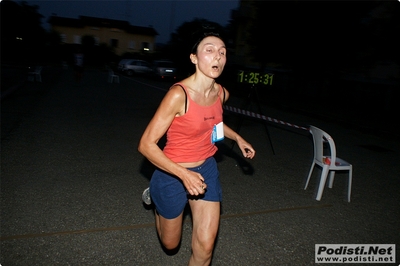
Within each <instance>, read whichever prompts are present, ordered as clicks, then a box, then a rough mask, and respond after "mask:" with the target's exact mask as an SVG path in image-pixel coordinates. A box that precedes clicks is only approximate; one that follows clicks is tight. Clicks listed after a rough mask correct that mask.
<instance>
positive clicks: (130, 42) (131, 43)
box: [128, 41, 135, 49]
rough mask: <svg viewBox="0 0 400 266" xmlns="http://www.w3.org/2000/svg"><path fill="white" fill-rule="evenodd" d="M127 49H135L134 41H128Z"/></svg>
mask: <svg viewBox="0 0 400 266" xmlns="http://www.w3.org/2000/svg"><path fill="white" fill-rule="evenodd" d="M128 48H129V49H135V41H129V44H128Z"/></svg>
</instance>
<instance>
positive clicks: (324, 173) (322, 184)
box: [316, 165, 329, 200]
mask: <svg viewBox="0 0 400 266" xmlns="http://www.w3.org/2000/svg"><path fill="white" fill-rule="evenodd" d="M328 172H329V165H324V167H322V173H321V179H320V181H319V187H318V192H317V197H316V200H321V198H322V193H323V192H324V188H325V183H326V179H327V177H328Z"/></svg>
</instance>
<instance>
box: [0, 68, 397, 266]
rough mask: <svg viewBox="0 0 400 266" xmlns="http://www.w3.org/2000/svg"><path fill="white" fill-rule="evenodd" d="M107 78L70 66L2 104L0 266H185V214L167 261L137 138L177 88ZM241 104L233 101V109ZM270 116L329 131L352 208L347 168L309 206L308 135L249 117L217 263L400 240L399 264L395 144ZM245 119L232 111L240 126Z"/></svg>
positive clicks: (272, 261) (268, 261)
mask: <svg viewBox="0 0 400 266" xmlns="http://www.w3.org/2000/svg"><path fill="white" fill-rule="evenodd" d="M107 74H108V72H107V71H105V70H98V69H87V70H86V71H85V73H84V77H83V80H82V81H81V82H80V83H77V82H76V81H75V79H74V76H73V72H72V70H71V69H66V70H63V69H61V68H50V67H47V68H44V69H43V72H42V79H43V82H42V83H26V84H25V85H24V86H23V87H21V88H20V89H18V90H16V91H15V92H14V93H13V94H12V95H9V96H8V97H7V98H5V99H3V100H2V102H1V239H0V240H1V242H0V243H1V255H0V264H1V265H2V266H9V265H12V266H14V265H23V266H26V265H45V266H48V265H152V266H153V265H163V266H166V265H187V261H188V258H189V256H190V237H191V224H190V213H189V212H188V213H187V215H186V216H185V223H184V227H183V236H182V243H181V246H180V250H179V252H178V253H177V254H175V255H170V254H166V253H165V252H164V251H163V249H162V247H161V246H160V243H159V241H158V239H157V235H156V232H155V228H154V215H153V212H152V210H151V208H146V207H145V206H144V205H143V204H142V202H141V193H142V191H143V189H144V188H146V187H147V186H148V183H149V178H150V175H151V173H152V170H153V167H152V166H151V164H149V163H148V162H147V161H146V160H145V159H144V158H143V157H142V156H141V155H140V154H139V153H138V151H137V144H138V141H139V138H140V136H141V134H142V132H143V130H144V128H145V126H146V125H147V123H148V122H149V120H150V118H151V117H152V115H153V113H154V112H155V110H156V108H157V106H158V103H159V101H160V100H161V99H162V97H163V95H164V93H165V90H166V89H167V88H168V87H169V85H170V82H161V81H154V80H148V79H144V78H127V77H123V76H121V77H120V79H121V82H120V84H109V83H107ZM242 102H243V99H240V98H235V97H232V99H230V101H229V102H228V105H231V106H240V104H241V103H242ZM262 111H263V113H264V114H266V115H268V116H270V117H273V118H276V119H279V120H282V121H286V122H288V123H292V124H295V125H301V126H308V125H315V126H318V127H320V128H322V129H324V130H326V131H327V132H328V133H329V134H331V135H332V137H333V138H334V139H335V141H336V145H337V152H338V156H339V157H342V158H343V159H346V160H347V161H349V162H351V163H352V164H353V167H354V173H353V190H352V197H351V202H350V203H348V202H347V200H346V197H347V195H346V189H347V185H346V184H347V175H346V174H345V173H337V174H336V178H335V183H334V187H333V188H332V189H329V188H326V189H325V191H324V194H323V197H322V200H321V201H316V200H315V199H314V198H315V194H316V188H317V184H318V182H317V180H318V178H317V174H315V175H313V177H312V179H311V182H310V184H309V187H308V189H307V190H304V189H303V187H304V184H305V179H306V177H307V174H308V171H309V167H310V165H311V161H312V155H313V154H312V148H313V147H312V145H313V144H312V140H311V137H310V134H309V133H308V131H307V130H304V129H296V128H293V127H290V126H285V125H280V124H274V123H269V124H268V126H267V127H265V124H263V123H260V121H257V120H254V119H247V118H246V119H243V120H242V122H243V124H242V126H241V127H240V133H241V134H242V135H243V137H244V138H246V139H247V140H248V141H249V142H251V143H252V144H253V146H254V147H255V149H256V150H257V155H256V158H255V159H254V160H252V161H249V160H244V159H243V158H242V157H241V156H240V154H239V153H238V149H237V147H236V146H234V147H233V149H231V142H230V141H229V140H224V142H222V143H220V144H219V152H218V154H217V159H218V162H219V168H220V172H221V177H220V178H221V183H222V186H223V203H222V219H221V226H220V231H219V235H218V237H217V243H216V247H215V252H214V258H213V263H212V265H214V266H216V265H314V264H315V245H316V244H378V245H379V244H396V257H397V259H396V264H395V263H392V264H386V265H398V264H399V262H400V259H399V254H400V250H399V246H400V237H399V235H400V234H399V217H400V211H399V188H400V176H399V172H400V167H399V162H400V156H399V152H400V143H399V141H398V139H396V138H387V137H382V136H379V135H375V134H371V133H369V132H366V131H361V130H360V129H357V128H354V127H348V126H346V125H343V124H340V123H336V122H334V121H332V120H322V119H319V118H315V117H313V116H308V115H304V114H299V113H294V112H289V111H287V110H286V111H285V110H278V109H274V108H271V107H269V106H265V105H263V106H262ZM240 120H241V119H240V118H239V117H238V116H236V115H233V114H230V113H226V116H225V121H226V123H227V124H230V125H231V126H232V127H233V128H235V127H236V126H237V125H238V122H239V121H240ZM266 129H268V131H267V130H266ZM267 133H269V135H268V134H267ZM321 265H328V264H321ZM332 265H337V264H332ZM359 265H360V264H359ZM366 265H374V264H373V263H372V264H366ZM377 265H385V264H377Z"/></svg>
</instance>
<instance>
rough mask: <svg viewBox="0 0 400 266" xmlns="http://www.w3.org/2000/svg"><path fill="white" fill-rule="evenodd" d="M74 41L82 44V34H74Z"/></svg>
mask: <svg viewBox="0 0 400 266" xmlns="http://www.w3.org/2000/svg"><path fill="white" fill-rule="evenodd" d="M74 43H75V44H81V36H79V35H74Z"/></svg>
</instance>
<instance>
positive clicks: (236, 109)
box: [224, 105, 309, 131]
mask: <svg viewBox="0 0 400 266" xmlns="http://www.w3.org/2000/svg"><path fill="white" fill-rule="evenodd" d="M224 109H225V110H227V111H229V112H233V113H237V114H241V115H245V116H249V117H253V118H258V119H261V120H265V121H269V122H274V123H277V124H281V125H285V126H290V127H294V128H298V129H304V130H307V131H309V128H307V127H302V126H298V125H294V124H291V123H287V122H285V121H281V120H278V119H275V118H271V117H268V116H265V115H261V114H257V113H253V112H250V111H246V110H242V109H239V108H236V107H232V106H228V105H224Z"/></svg>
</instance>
